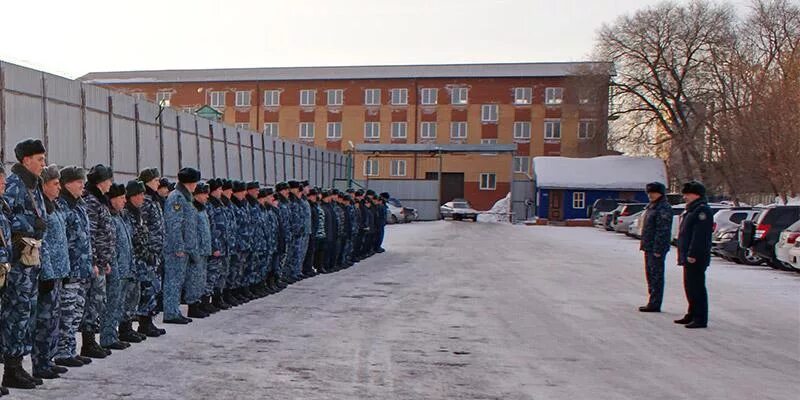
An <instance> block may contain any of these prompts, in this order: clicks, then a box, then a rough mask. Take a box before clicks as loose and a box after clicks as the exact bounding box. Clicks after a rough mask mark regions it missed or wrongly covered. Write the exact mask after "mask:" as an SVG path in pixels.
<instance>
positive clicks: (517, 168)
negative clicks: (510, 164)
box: [514, 157, 531, 174]
mask: <svg viewBox="0 0 800 400" xmlns="http://www.w3.org/2000/svg"><path fill="white" fill-rule="evenodd" d="M530 169H531V159H530V157H514V173H515V174H527V173H528V172H530Z"/></svg>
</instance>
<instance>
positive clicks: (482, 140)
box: [481, 139, 497, 156]
mask: <svg viewBox="0 0 800 400" xmlns="http://www.w3.org/2000/svg"><path fill="white" fill-rule="evenodd" d="M481 144H497V139H481ZM481 155H482V156H496V155H497V153H494V152H492V153H481Z"/></svg>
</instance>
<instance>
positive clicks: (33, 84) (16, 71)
mask: <svg viewBox="0 0 800 400" xmlns="http://www.w3.org/2000/svg"><path fill="white" fill-rule="evenodd" d="M2 68H3V75H5V88H6V89H10V90H13V91H16V92H22V93H26V94H30V95H34V96H41V95H42V72H41V71H36V70H33V69H30V68H25V67H20V66H19V65H16V64H10V63H5V62H4V63H3V64H2Z"/></svg>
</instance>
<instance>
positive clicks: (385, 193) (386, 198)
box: [381, 192, 391, 200]
mask: <svg viewBox="0 0 800 400" xmlns="http://www.w3.org/2000/svg"><path fill="white" fill-rule="evenodd" d="M389 197H391V196H390V195H389V192H383V193H381V198H382V199H385V200H389Z"/></svg>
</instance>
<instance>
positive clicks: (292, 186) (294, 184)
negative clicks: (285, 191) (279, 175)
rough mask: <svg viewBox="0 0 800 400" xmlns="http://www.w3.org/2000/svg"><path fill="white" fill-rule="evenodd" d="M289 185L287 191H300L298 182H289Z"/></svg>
mask: <svg viewBox="0 0 800 400" xmlns="http://www.w3.org/2000/svg"><path fill="white" fill-rule="evenodd" d="M288 183H289V189H300V182H298V181H295V180H291V181H289V182H288Z"/></svg>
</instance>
